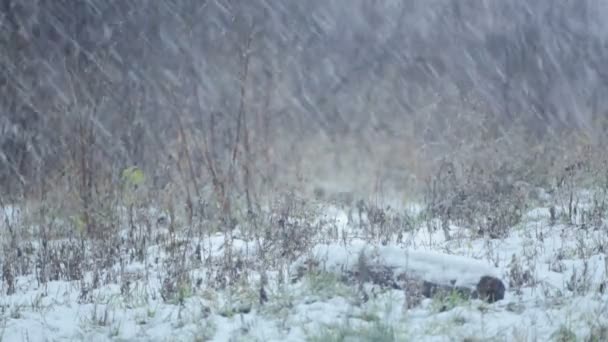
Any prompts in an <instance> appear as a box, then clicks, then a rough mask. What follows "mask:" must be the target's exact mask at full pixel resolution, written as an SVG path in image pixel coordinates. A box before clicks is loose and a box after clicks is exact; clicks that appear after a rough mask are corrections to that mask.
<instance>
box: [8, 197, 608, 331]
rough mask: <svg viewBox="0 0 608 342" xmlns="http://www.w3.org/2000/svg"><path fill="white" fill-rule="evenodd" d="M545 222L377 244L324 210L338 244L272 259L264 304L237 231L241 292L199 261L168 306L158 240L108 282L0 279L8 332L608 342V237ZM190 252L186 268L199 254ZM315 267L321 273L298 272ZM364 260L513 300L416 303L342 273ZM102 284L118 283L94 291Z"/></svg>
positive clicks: (542, 217) (534, 213)
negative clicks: (501, 233)
mask: <svg viewBox="0 0 608 342" xmlns="http://www.w3.org/2000/svg"><path fill="white" fill-rule="evenodd" d="M415 216H416V213H415V212H412V217H415ZM549 216H550V214H549V209H548V208H536V209H534V210H531V211H530V212H529V213H528V214H527V215H526V216H525V219H524V221H523V222H522V223H521V224H520V225H518V226H516V227H513V229H512V230H511V233H510V235H509V236H508V237H506V238H503V239H489V238H483V237H478V236H475V235H474V234H472V233H470V232H469V230H467V229H466V228H465V227H456V226H452V228H451V233H452V235H453V236H455V238H453V239H450V241H446V240H445V237H444V234H443V232H441V231H438V232H432V233H430V232H429V230H428V229H426V227H424V225H425V223H424V222H422V221H419V222H417V223H416V224H417V225H418V226H417V227H416V229H413V230H412V231H411V232H409V233H407V234H406V235H405V236H403V237H401V239H399V240H400V241H399V242H397V241H389V242H385V243H381V242H372V243H370V242H366V241H369V239H364V238H362V237H360V236H358V228H356V227H355V224H353V225H352V226H350V225H349V224H348V223H347V218H346V213H345V212H344V211H342V210H340V209H338V208H333V207H332V208H327V209H326V210H325V211H324V214H323V217H322V218H319V222H321V221H322V222H331V223H332V225H331V227H332V228H331V229H332V230H333V231H334V233H333V234H334V235H335V237H336V238H325V237H322V236H320V237H319V238H318V239H317V240H318V241H317V242H315V243H314V245H312V247H311V248H310V249H309V250H308V251H307V252H306V253H305V254H303V255H300V256H299V257H297V258H296V260H295V261H294V262H291V263H290V264H288V265H287V264H281V262H280V260H279V262H278V263H277V262H275V263H274V264H273V267H271V268H270V267H269V268H268V271H267V272H265V273H264V274H266V277H267V279H266V280H264V283H265V284H266V285H265V286H264V294H263V295H262V294H261V290H260V288H262V286H261V285H260V284H261V277H260V274H262V272H261V271H260V269H259V267H260V266H259V263H256V260H258V259H259V254H258V253H257V252H258V249H259V248H260V247H259V246H261V245H262V244H260V243H259V241H258V242H256V241H245V239H241V238H239V237H238V233H235V239H234V241H233V243H232V249H233V251H234V257H235V258H237V259H239V260H243V263H244V264H245V265H251V269H249V270H247V266H245V267H244V268H243V269H240V270H238V271H239V272H244V274H245V275H244V276H243V277H241V279H242V280H241V281H240V282H239V283H238V284H234V285H232V286H228V287H226V288H224V289H223V290H215V289H212V288H211V287H207V286H206V285H205V282H204V281H203V279H207V278H208V277H207V276H206V275H205V274H206V273H205V272H206V267H205V264H204V263H203V262H202V261H201V260H200V257H199V259H198V260H195V261H192V262H191V263H192V265H191V267H190V268H189V274H188V276H189V277H190V279H193V281H192V282H193V283H194V285H192V286H187V287H184V288H183V289H179V290H178V291H177V292H178V295H177V296H176V297H173V298H169V299H168V298H162V297H163V296H162V293H163V280H162V278H163V277H162V274H163V272H165V273H166V272H167V270H166V269H165V268H166V266H163V265H164V264H163V260H165V259H167V258H169V255H168V252H167V249H166V248H165V247H164V246H161V245H155V244H154V243H151V244H150V245H148V246H147V247H146V251H145V257H144V258H143V261H130V259H129V258H127V257H125V259H124V260H123V262H122V263H121V264H120V265H113V266H111V267H109V268H108V269H107V270H105V271H103V272H101V273H100V274H97V275H94V274H92V272H84V277H83V279H82V280H80V281H71V282H69V281H60V280H57V281H49V282H48V283H46V284H39V283H38V282H37V281H36V275H35V274H32V275H31V276H21V277H17V278H16V279H15V288H14V293H13V294H11V295H6V293H7V288H6V281H5V282H3V291H2V296H1V297H0V306H1V311H0V313H1V322H0V336H1V337H2V341H32V342H37V341H83V340H86V341H551V340H553V341H601V340H606V339H607V338H608V291H606V286H607V284H608V259H606V253H608V232H607V231H606V230H605V229H604V230H587V229H583V228H579V227H572V226H571V225H564V224H562V223H555V224H553V225H551V224H550V222H549ZM19 220H20V218H19V213H15V212H12V213H8V212H7V214H6V215H5V219H4V220H2V221H3V222H4V223H3V224H4V225H5V226H6V225H7V224H11V225H13V226H16V225H18V224H19ZM5 226H4V227H2V228H3V229H6V227H5ZM164 233H166V232H164V231H163V230H162V229H159V231H158V232H155V234H164ZM186 241H187V242H186V243H185V244H182V247H183V248H185V250H186V251H195V250H196V246H201V245H203V246H205V247H204V249H205V251H207V252H206V253H208V254H209V255H217V256H220V255H224V253H225V250H224V248H225V244H224V237H223V235H221V234H216V235H211V236H208V237H204V238H202V240H201V238H195V237H189V238H187V240H186ZM35 242H36V239H35V238H33V241H32V243H33V245H34V246H35V245H36V244H35ZM192 254H193V255H194V256H193V257H188V258H189V260H191V259H196V258H197V257H196V255H198V254H197V253H196V252H192ZM203 254H205V252H203ZM312 261H314V262H312ZM312 263H314V270H312V269H308V270H306V271H304V272H303V273H302V274H298V270H301V269H303V268H306V267H310V268H312V266H310V265H311V264H312ZM362 263H365V264H366V265H367V266H365V265H364V266H362V265H361V264H362ZM197 265H198V266H197ZM370 265H375V266H382V267H385V268H386V269H390V270H391V271H393V272H395V274H397V273H401V274H407V275H409V276H411V277H419V278H422V279H425V280H429V281H434V282H437V283H449V282H452V283H454V282H455V285H458V286H473V285H474V284H475V283H476V282H477V281H478V280H479V278H480V277H481V276H484V275H493V276H496V277H498V278H500V279H501V280H502V281H503V282H504V284H505V286H506V287H507V292H506V294H505V298H504V299H503V300H500V301H497V302H495V303H486V302H484V301H482V300H479V299H467V298H463V297H460V296H458V295H455V294H454V295H450V296H447V297H441V298H432V299H431V298H422V299H418V300H414V299H413V295H412V294H411V293H408V291H407V290H404V289H402V288H393V287H390V286H382V285H379V284H375V283H374V282H373V281H361V282H358V281H356V280H355V281H353V280H352V279H350V278H348V277H345V276H344V275H345V274H352V272H350V271H352V270H353V269H357V268H361V267H364V268H365V267H367V268H369V267H371V266H370ZM61 267H64V268H68V267H70V265H69V263H68V262H64V263H62V264H61ZM349 272H350V273H349ZM94 277H99V278H101V279H106V278H108V279H109V278H112V279H114V281H112V280H110V281H107V282H106V281H101V283H107V284H106V285H99V286H98V287H97V288H94V287H91V286H88V285H87V284H89V283H93V282H94V281H93V280H92V279H93V278H94ZM87 289H89V290H87ZM261 297H264V299H263V300H261V299H260V298H261Z"/></svg>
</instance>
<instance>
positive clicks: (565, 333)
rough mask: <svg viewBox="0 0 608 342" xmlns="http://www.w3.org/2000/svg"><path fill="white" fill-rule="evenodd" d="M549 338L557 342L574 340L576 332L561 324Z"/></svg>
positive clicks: (574, 341) (575, 339) (571, 341)
mask: <svg viewBox="0 0 608 342" xmlns="http://www.w3.org/2000/svg"><path fill="white" fill-rule="evenodd" d="M551 340H552V341H557V342H576V341H577V338H576V334H575V333H574V332H573V331H572V330H571V329H570V328H568V327H567V326H565V325H562V326H561V327H559V329H557V330H556V331H555V332H554V333H553V334H551Z"/></svg>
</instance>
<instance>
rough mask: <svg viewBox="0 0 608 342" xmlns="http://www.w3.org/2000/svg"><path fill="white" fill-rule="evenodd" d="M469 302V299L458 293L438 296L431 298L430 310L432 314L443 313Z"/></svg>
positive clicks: (453, 292) (452, 292)
mask: <svg viewBox="0 0 608 342" xmlns="http://www.w3.org/2000/svg"><path fill="white" fill-rule="evenodd" d="M468 302H469V298H468V297H466V296H465V295H464V294H463V293H461V292H459V291H456V290H454V291H451V292H449V293H446V294H438V295H435V296H434V297H433V302H432V303H431V308H432V309H433V311H434V312H445V311H450V310H452V309H454V308H455V307H457V306H461V305H464V304H465V303H468Z"/></svg>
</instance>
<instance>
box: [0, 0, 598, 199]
mask: <svg viewBox="0 0 608 342" xmlns="http://www.w3.org/2000/svg"><path fill="white" fill-rule="evenodd" d="M606 15H608V3H607V2H605V1H601V0H576V1H574V0H537V1H528V0H509V1H472V0H471V1H469V0H465V1H459V0H450V1H448V0H399V1H397V0H330V1H327V0H309V1H295V0H289V1H264V0H257V1H250V0H234V1H228V0H221V1H220V0H215V1H212V0H208V1H204V0H176V1H170V0H166V1H153V0H147V1H145V0H144V1H130V0H88V1H68V0H56V1H50V0H49V1H45V0H2V1H1V3H0V189H1V190H0V194H2V196H4V197H10V198H11V199H13V200H16V199H19V198H23V197H26V198H27V197H41V198H43V199H44V198H45V196H46V195H45V194H47V193H48V192H50V191H58V189H61V191H63V192H66V193H76V194H78V196H76V197H77V198H78V199H79V201H84V202H85V203H87V202H90V201H94V199H95V198H100V197H101V196H102V195H101V194H103V193H104V191H108V190H107V189H110V188H112V186H113V185H116V184H118V183H119V182H120V181H121V175H122V176H124V172H123V171H124V170H125V168H129V167H133V166H136V167H138V168H140V169H141V170H142V171H143V173H144V174H145V176H146V185H147V188H148V189H150V191H163V192H165V193H176V194H187V196H188V198H194V197H195V196H198V197H199V198H200V197H204V196H205V194H214V195H215V196H216V198H220V202H222V203H223V201H224V200H222V199H221V198H223V197H229V196H233V194H235V195H234V196H237V197H238V196H245V197H247V202H248V203H249V202H251V201H252V199H251V198H250V197H251V196H253V195H252V193H255V194H257V195H259V196H263V195H264V194H270V193H273V192H274V191H278V190H280V189H288V188H290V189H291V188H293V189H296V190H301V191H303V192H306V191H310V187H312V186H316V185H317V184H332V185H331V186H334V187H336V188H347V189H349V190H355V191H359V192H361V193H370V192H372V191H381V190H382V189H384V190H382V191H392V190H396V191H401V192H404V191H410V190H411V191H414V190H415V189H416V188H419V187H420V186H421V184H424V182H425V180H426V179H427V176H428V175H430V174H433V172H435V171H436V170H437V169H438V168H439V167H440V165H441V164H442V163H444V162H445V161H446V160H450V161H458V165H460V166H461V167H466V166H468V165H476V164H475V163H478V164H479V165H480V167H481V168H482V169H488V170H493V171H496V172H498V171H500V170H505V169H509V170H511V171H513V170H514V169H517V170H518V173H513V174H516V175H517V176H516V178H519V179H521V180H526V181H528V182H538V184H544V183H550V182H551V178H547V176H549V175H551V172H553V171H551V170H556V171H555V172H556V173H557V172H560V171H561V170H562V169H563V168H564V167H567V166H568V165H569V164H571V163H575V162H576V159H577V158H580V157H581V156H582V155H585V153H592V152H590V151H601V150H602V147H604V146H607V145H606V143H607V140H606V138H607V136H606V131H607V130H608V120H607V118H608V101H606V99H607V96H608V69H607V68H606V66H608V22H607V21H606V20H605V18H606ZM328 186H329V185H328ZM386 189H388V190H386ZM222 196H223V197H222ZM85 206H88V204H85Z"/></svg>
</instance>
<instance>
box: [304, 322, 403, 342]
mask: <svg viewBox="0 0 608 342" xmlns="http://www.w3.org/2000/svg"><path fill="white" fill-rule="evenodd" d="M307 341H309V342H343V341H373V342H392V341H397V333H396V332H395V329H394V328H393V327H392V326H390V325H388V324H386V323H383V322H379V321H375V322H374V323H372V324H371V325H369V326H366V327H353V326H351V325H350V324H348V322H346V323H344V324H341V325H338V326H331V327H326V328H325V329H323V330H322V331H321V332H320V333H318V334H316V335H313V336H311V337H309V338H308V339H307ZM399 341H403V339H402V338H399Z"/></svg>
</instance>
